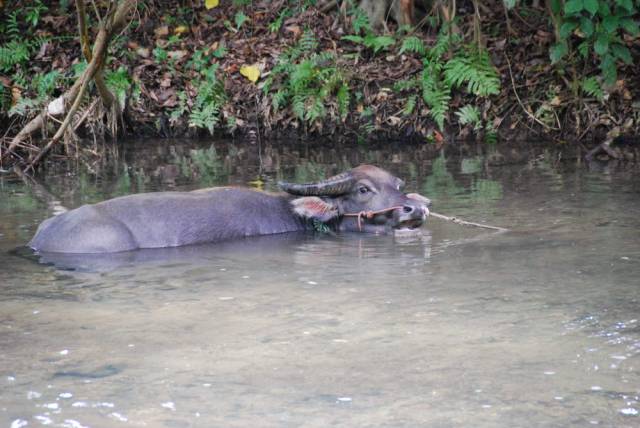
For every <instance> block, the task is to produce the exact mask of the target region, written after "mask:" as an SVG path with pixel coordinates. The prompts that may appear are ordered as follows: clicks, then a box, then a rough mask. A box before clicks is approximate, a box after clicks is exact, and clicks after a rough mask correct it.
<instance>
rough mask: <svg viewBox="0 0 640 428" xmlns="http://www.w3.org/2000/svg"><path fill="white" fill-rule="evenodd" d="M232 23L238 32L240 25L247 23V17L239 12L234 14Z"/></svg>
mask: <svg viewBox="0 0 640 428" xmlns="http://www.w3.org/2000/svg"><path fill="white" fill-rule="evenodd" d="M233 21H234V22H235V24H236V29H237V30H240V28H241V27H242V25H243V24H244V23H245V22H247V21H249V17H248V16H247V15H245V14H244V13H243V12H242V11H239V12H237V13H236V14H235V16H234V18H233Z"/></svg>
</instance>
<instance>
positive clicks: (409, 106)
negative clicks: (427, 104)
mask: <svg viewBox="0 0 640 428" xmlns="http://www.w3.org/2000/svg"><path fill="white" fill-rule="evenodd" d="M417 102H418V97H417V96H416V95H411V96H409V98H407V102H406V103H405V105H404V108H403V109H402V113H403V114H404V115H405V116H409V115H410V114H411V113H413V111H414V110H415V108H416V103H417Z"/></svg>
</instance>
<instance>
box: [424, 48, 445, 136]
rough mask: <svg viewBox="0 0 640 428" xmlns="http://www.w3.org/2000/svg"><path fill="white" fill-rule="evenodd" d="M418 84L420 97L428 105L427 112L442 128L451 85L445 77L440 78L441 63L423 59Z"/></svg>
mask: <svg viewBox="0 0 640 428" xmlns="http://www.w3.org/2000/svg"><path fill="white" fill-rule="evenodd" d="M420 84H421V86H422V99H423V100H424V102H425V103H426V104H427V106H429V109H430V111H429V114H430V115H431V117H432V118H433V120H435V122H436V124H437V125H438V128H440V129H441V130H442V129H444V120H445V119H446V114H447V112H448V111H449V101H451V86H450V85H449V83H448V82H447V81H446V79H443V78H442V65H441V64H440V63H437V62H430V61H425V67H424V69H423V71H422V77H421V79H420Z"/></svg>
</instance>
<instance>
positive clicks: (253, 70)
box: [240, 65, 260, 83]
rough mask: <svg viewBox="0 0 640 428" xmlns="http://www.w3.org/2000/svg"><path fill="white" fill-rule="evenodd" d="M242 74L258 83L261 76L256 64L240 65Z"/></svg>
mask: <svg viewBox="0 0 640 428" xmlns="http://www.w3.org/2000/svg"><path fill="white" fill-rule="evenodd" d="M240 74H242V75H243V76H244V77H246V78H247V79H249V80H251V81H252V82H253V83H256V82H257V81H258V79H259V78H260V69H258V67H256V66H255V65H243V66H242V67H240Z"/></svg>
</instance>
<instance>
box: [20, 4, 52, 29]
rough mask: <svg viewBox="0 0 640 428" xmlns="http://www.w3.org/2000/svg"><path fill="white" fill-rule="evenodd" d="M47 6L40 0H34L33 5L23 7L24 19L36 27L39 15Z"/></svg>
mask: <svg viewBox="0 0 640 428" xmlns="http://www.w3.org/2000/svg"><path fill="white" fill-rule="evenodd" d="M47 10H48V7H47V6H45V5H44V4H42V1H41V0H36V1H35V2H34V4H33V5H31V6H29V7H27V8H25V15H24V18H25V21H27V23H28V24H29V25H30V26H31V27H36V26H37V25H38V22H40V15H41V14H42V12H46V11H47Z"/></svg>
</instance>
